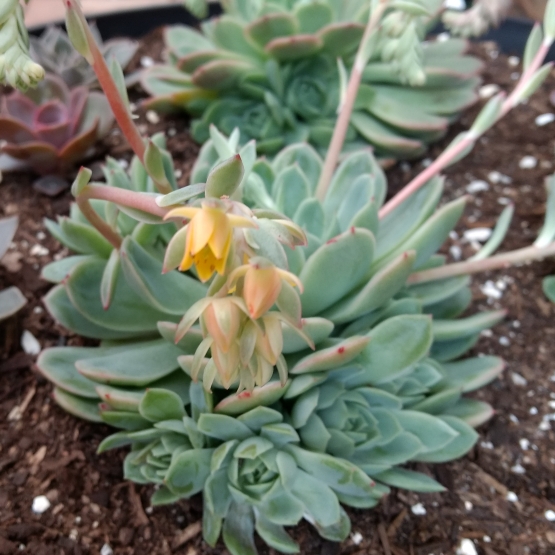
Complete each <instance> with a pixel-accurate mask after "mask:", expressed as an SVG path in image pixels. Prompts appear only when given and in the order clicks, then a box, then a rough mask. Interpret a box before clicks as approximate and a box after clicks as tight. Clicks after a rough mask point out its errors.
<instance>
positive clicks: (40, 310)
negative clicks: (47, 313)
mask: <svg viewBox="0 0 555 555" xmlns="http://www.w3.org/2000/svg"><path fill="white" fill-rule="evenodd" d="M43 312H44V309H43V308H42V306H35V308H33V313H34V314H42V313H43Z"/></svg>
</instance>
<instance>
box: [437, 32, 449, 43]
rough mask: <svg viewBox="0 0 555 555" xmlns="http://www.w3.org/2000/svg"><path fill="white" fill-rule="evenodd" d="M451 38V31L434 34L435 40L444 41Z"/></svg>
mask: <svg viewBox="0 0 555 555" xmlns="http://www.w3.org/2000/svg"><path fill="white" fill-rule="evenodd" d="M450 38H451V33H447V32H443V33H440V34H439V35H437V36H436V40H437V42H445V41H448V40H449V39H450Z"/></svg>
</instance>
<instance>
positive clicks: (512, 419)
mask: <svg viewBox="0 0 555 555" xmlns="http://www.w3.org/2000/svg"><path fill="white" fill-rule="evenodd" d="M509 420H510V421H511V422H513V423H514V424H519V423H520V420H519V419H518V417H516V416H515V415H514V414H509Z"/></svg>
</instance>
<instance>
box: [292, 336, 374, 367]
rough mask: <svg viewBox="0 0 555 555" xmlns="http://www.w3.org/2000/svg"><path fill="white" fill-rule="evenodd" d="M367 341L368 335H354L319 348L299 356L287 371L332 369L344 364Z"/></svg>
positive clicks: (354, 355)
mask: <svg viewBox="0 0 555 555" xmlns="http://www.w3.org/2000/svg"><path fill="white" fill-rule="evenodd" d="M369 342H370V338H369V337H357V336H354V337H350V338H348V339H344V340H343V341H340V342H338V343H336V344H334V345H333V346H331V347H327V348H322V349H319V350H317V351H316V352H315V353H312V354H310V355H307V356H305V357H303V358H301V359H300V360H299V361H298V362H297V363H296V364H295V366H293V368H291V369H290V370H289V373H290V374H304V373H307V372H316V371H324V370H332V369H335V368H338V367H340V366H344V365H345V364H348V363H349V362H350V361H352V360H353V359H354V358H356V357H357V356H358V355H359V354H360V353H361V352H362V351H363V350H364V349H365V348H367V345H368V343H369Z"/></svg>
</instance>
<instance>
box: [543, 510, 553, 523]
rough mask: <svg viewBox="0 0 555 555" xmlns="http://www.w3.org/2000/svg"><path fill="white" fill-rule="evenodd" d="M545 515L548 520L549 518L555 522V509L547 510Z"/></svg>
mask: <svg viewBox="0 0 555 555" xmlns="http://www.w3.org/2000/svg"><path fill="white" fill-rule="evenodd" d="M544 516H545V518H547V520H549V522H555V511H552V510H551V509H549V510H547V511H545V513H544Z"/></svg>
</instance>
